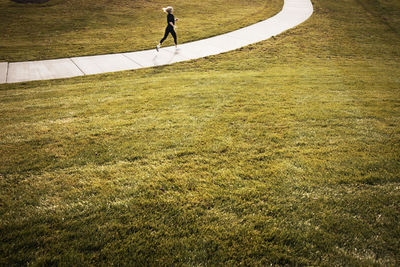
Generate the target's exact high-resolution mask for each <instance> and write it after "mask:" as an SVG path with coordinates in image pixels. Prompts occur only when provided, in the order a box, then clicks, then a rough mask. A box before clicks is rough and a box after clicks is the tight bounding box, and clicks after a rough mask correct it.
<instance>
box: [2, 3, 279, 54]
mask: <svg viewBox="0 0 400 267" xmlns="http://www.w3.org/2000/svg"><path fill="white" fill-rule="evenodd" d="M281 3H282V2H281V1H279V0H268V1H265V0H246V1H242V0H228V1H227V0H201V1H199V0H192V1H185V0H176V1H174V2H173V5H174V7H175V8H176V13H175V15H176V17H178V18H180V19H181V20H180V21H179V23H178V38H179V42H188V41H192V40H197V39H202V38H205V37H209V36H213V35H217V34H220V33H223V32H228V31H231V30H234V29H237V28H240V27H243V26H246V25H250V24H252V23H254V22H257V21H260V20H263V19H265V18H266V16H267V17H268V15H272V14H273V12H275V11H276V10H277V8H280V4H281ZM168 4H169V3H168V2H165V1H162V0H151V1H148V0H86V1H82V0H69V1H64V0H51V1H49V2H47V3H45V4H41V5H32V4H28V5H23V4H17V3H14V2H11V1H10V0H0V17H1V18H2V22H1V23H0V35H1V38H0V61H24V60H35V59H49V58H61V57H70V56H81V55H94V54H104V53H117V52H126V51H136V50H142V49H146V48H154V46H155V45H156V44H157V43H158V41H159V40H160V39H161V37H162V36H163V34H164V29H165V26H166V18H165V14H163V13H162V10H161V8H162V7H165V6H167V5H168ZM165 44H166V45H168V44H169V45H172V44H173V42H172V38H170V39H169V40H167V41H166V43H165Z"/></svg>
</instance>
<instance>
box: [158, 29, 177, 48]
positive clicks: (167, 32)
mask: <svg viewBox="0 0 400 267" xmlns="http://www.w3.org/2000/svg"><path fill="white" fill-rule="evenodd" d="M169 33H171V34H172V37H174V42H175V44H178V40H177V38H176V32H175V30H174V28H172V27H169V26H167V28H166V29H165V34H164V37H163V38H162V39H161V41H160V44H162V43H163V42H164V41H165V39H167V37H168V34H169Z"/></svg>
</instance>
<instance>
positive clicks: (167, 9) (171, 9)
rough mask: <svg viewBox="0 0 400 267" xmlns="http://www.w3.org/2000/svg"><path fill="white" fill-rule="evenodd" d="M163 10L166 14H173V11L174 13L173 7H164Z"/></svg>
mask: <svg viewBox="0 0 400 267" xmlns="http://www.w3.org/2000/svg"><path fill="white" fill-rule="evenodd" d="M162 10H163V11H164V12H166V13H171V12H172V11H174V8H173V7H172V6H167V7H163V9H162Z"/></svg>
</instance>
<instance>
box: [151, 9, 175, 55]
mask: <svg viewBox="0 0 400 267" xmlns="http://www.w3.org/2000/svg"><path fill="white" fill-rule="evenodd" d="M163 11H164V12H166V13H168V15H167V23H168V25H167V28H165V34H164V37H163V38H162V39H161V41H160V43H159V44H158V45H157V46H156V50H157V52H158V51H159V49H160V47H161V45H162V43H163V42H164V41H165V39H167V37H168V34H169V33H171V35H172V37H174V42H175V48H176V47H177V46H178V40H177V37H176V32H175V29H176V26H175V21H178V19H175V17H174V15H173V14H172V13H174V8H173V7H172V6H169V7H164V8H163Z"/></svg>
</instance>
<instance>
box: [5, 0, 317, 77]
mask: <svg viewBox="0 0 400 267" xmlns="http://www.w3.org/2000/svg"><path fill="white" fill-rule="evenodd" d="M312 13H313V6H312V4H311V1H310V0H284V5H283V8H282V10H281V11H280V12H279V13H278V14H276V15H275V16H273V17H271V18H269V19H267V20H264V21H261V22H259V23H256V24H253V25H250V26H248V27H245V28H242V29H239V30H236V31H233V32H229V33H226V34H222V35H218V36H214V37H211V38H207V39H203V40H199V41H195V42H190V43H185V44H182V45H179V48H178V49H177V50H176V49H175V47H165V48H161V49H160V52H157V51H156V50H155V49H151V50H145V51H137V52H129V53H118V54H109V55H97V56H84V57H73V58H61V59H52V60H41V61H26V62H14V63H7V62H0V84H2V83H17V82H26V81H35V80H49V79H59V78H69V77H75V76H83V75H91V74H98V73H106V72H115V71H123V70H133V69H140V68H147V67H154V66H161V65H166V64H172V63H176V62H181V61H187V60H192V59H197V58H202V57H206V56H211V55H216V54H220V53H224V52H228V51H231V50H235V49H238V48H240V47H243V46H246V45H249V44H253V43H257V42H260V41H263V40H266V39H268V38H270V37H272V36H275V35H277V34H280V33H282V32H284V31H286V30H288V29H290V28H293V27H295V26H297V25H299V24H300V23H302V22H304V21H305V20H307V19H308V18H309V17H310V16H311V15H312Z"/></svg>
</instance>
